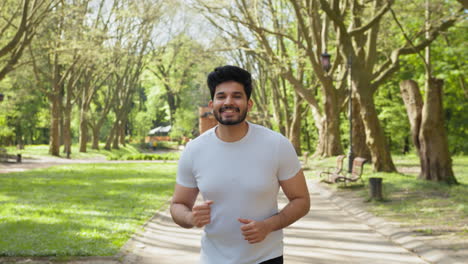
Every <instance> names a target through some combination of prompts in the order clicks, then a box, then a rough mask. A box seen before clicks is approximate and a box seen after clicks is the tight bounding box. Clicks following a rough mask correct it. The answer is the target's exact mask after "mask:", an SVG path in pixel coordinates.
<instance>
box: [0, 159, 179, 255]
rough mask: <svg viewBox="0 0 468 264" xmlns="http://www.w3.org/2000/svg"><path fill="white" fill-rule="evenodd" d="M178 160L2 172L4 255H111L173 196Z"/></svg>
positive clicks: (1, 247) (0, 219)
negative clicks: (168, 162)
mask: <svg viewBox="0 0 468 264" xmlns="http://www.w3.org/2000/svg"><path fill="white" fill-rule="evenodd" d="M175 172H176V165H175V164H152V163H144V164H86V165H67V166H59V167H53V168H49V169H40V170H32V171H26V172H19V173H8V174H0V238H1V239H0V256H110V255H114V254H116V253H117V252H118V251H119V249H120V248H121V247H122V246H123V245H124V244H125V242H126V241H127V240H128V239H129V238H130V236H131V235H132V234H133V233H135V231H137V230H138V229H139V228H140V227H141V225H142V224H143V223H145V222H146V221H147V220H148V219H149V218H151V216H152V215H153V214H154V213H155V212H156V211H158V210H160V209H161V207H163V206H165V205H166V204H167V203H166V202H167V200H168V199H169V197H170V196H171V195H172V191H173V186H174V183H175Z"/></svg>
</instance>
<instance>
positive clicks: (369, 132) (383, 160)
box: [353, 84, 396, 172]
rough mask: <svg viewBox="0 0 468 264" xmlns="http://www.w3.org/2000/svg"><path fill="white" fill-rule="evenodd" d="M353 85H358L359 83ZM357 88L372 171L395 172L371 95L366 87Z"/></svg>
mask: <svg viewBox="0 0 468 264" xmlns="http://www.w3.org/2000/svg"><path fill="white" fill-rule="evenodd" d="M361 85H362V84H361ZM353 86H354V87H359V85H353ZM361 88H363V87H361ZM359 90H360V92H358V93H356V97H357V99H358V100H359V102H360V106H361V111H360V114H361V118H362V121H363V123H364V126H365V131H366V142H367V146H368V147H369V150H370V152H371V155H372V164H373V167H374V171H385V172H395V171H396V168H395V165H394V164H393V160H392V157H391V154H390V150H389V148H388V144H387V141H386V138H385V135H384V133H383V129H382V127H381V126H380V121H379V119H378V118H377V111H376V109H375V105H374V100H373V95H372V93H371V91H370V89H368V88H367V89H366V88H363V89H359Z"/></svg>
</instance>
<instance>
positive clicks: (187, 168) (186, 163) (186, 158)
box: [176, 149, 197, 188]
mask: <svg viewBox="0 0 468 264" xmlns="http://www.w3.org/2000/svg"><path fill="white" fill-rule="evenodd" d="M176 182H177V184H180V185H182V186H184V187H188V188H196V187H197V181H196V179H195V176H194V175H193V170H192V158H191V155H190V152H189V151H187V149H185V150H184V151H183V152H182V154H181V155H180V159H179V163H178V167H177V178H176Z"/></svg>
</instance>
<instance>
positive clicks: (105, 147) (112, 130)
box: [104, 123, 117, 150]
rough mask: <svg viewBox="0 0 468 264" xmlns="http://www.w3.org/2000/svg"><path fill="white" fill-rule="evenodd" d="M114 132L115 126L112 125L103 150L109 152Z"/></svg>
mask: <svg viewBox="0 0 468 264" xmlns="http://www.w3.org/2000/svg"><path fill="white" fill-rule="evenodd" d="M116 130H117V124H116V123H114V125H113V126H112V129H111V131H110V132H109V136H107V139H106V145H105V146H104V149H105V150H111V144H112V141H113V140H114V136H115V131H116Z"/></svg>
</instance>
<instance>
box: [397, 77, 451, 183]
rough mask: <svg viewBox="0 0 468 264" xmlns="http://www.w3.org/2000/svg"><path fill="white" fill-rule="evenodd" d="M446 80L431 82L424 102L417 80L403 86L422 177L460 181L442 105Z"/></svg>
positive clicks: (402, 89)
mask: <svg viewBox="0 0 468 264" xmlns="http://www.w3.org/2000/svg"><path fill="white" fill-rule="evenodd" d="M442 88H443V81H442V80H440V79H435V78H431V79H429V80H428V82H427V92H426V102H425V103H423V100H422V96H421V93H420V91H419V86H418V84H417V83H416V82H415V81H413V80H407V81H403V82H401V83H400V90H401V93H402V97H403V101H404V103H405V107H406V111H407V113H408V119H409V121H410V124H411V136H412V139H413V143H414V145H415V146H416V150H417V152H418V154H419V159H420V162H421V173H420V174H419V178H420V179H424V180H429V181H437V182H446V183H448V184H458V181H457V179H456V178H455V175H454V174H453V170H452V158H451V156H450V152H449V150H448V141H447V134H446V132H445V127H444V115H443V105H442Z"/></svg>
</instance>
